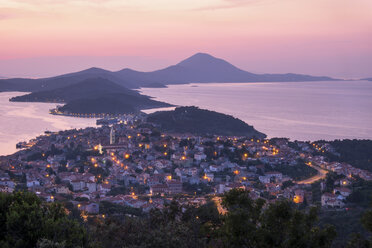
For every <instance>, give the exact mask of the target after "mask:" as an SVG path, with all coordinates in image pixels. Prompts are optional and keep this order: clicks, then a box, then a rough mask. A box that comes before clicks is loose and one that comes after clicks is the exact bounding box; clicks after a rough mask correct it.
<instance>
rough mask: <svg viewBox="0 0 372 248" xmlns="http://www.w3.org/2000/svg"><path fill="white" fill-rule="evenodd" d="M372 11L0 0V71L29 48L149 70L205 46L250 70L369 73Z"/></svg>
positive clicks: (297, 5)
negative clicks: (156, 62)
mask: <svg viewBox="0 0 372 248" xmlns="http://www.w3.org/2000/svg"><path fill="white" fill-rule="evenodd" d="M371 11H372V2H371V1H370V0H355V1H350V0H339V1H335V0H313V1H305V0H281V1H274V0H203V1H196V0H152V1H132V0H90V1H88V0H32V1H26V0H0V37H1V39H0V65H1V67H2V68H4V66H5V69H4V70H1V69H0V75H1V74H2V73H4V74H5V73H6V72H8V73H10V74H14V73H15V71H14V70H12V68H10V69H9V67H10V66H12V64H14V61H23V62H24V60H25V59H26V60H27V59H30V58H33V59H34V60H35V58H39V60H38V59H36V60H35V61H43V59H42V58H45V57H48V58H51V59H52V60H53V59H55V57H59V60H61V57H63V58H64V59H65V61H69V60H68V57H75V59H71V60H72V61H75V62H74V65H73V67H74V68H76V70H79V69H82V68H81V67H86V66H90V64H89V61H90V62H92V61H94V62H95V63H100V64H97V65H96V66H101V65H102V66H104V67H106V68H107V69H114V70H115V69H121V68H123V67H126V66H134V67H137V68H136V69H145V70H146V69H152V68H157V67H156V66H154V65H152V64H153V62H154V61H156V59H158V60H159V61H161V64H160V65H161V66H162V65H165V64H171V63H175V62H178V61H179V60H181V59H183V58H185V57H187V56H190V55H192V54H193V53H196V52H199V51H202V52H208V53H211V54H213V55H215V56H218V57H222V58H225V59H227V60H229V61H231V62H232V63H233V64H236V65H237V66H239V67H241V68H243V69H246V70H250V71H253V72H289V71H291V72H299V73H312V74H327V75H340V76H365V74H367V73H368V72H370V69H371V66H370V65H371V64H372V46H371V45H370V44H372V15H371V14H370V13H371ZM76 56H78V58H76ZM131 56H132V57H131ZM89 57H95V58H94V59H89ZM120 57H125V58H122V59H118V58H120ZM40 58H41V59H40ZM151 59H153V60H151ZM150 60H151V61H152V63H150V62H149V61H150ZM283 60H285V63H283ZM97 61H100V62H97ZM131 61H132V62H131ZM141 61H142V62H141ZM331 61H332V62H331ZM24 64H25V65H26V64H27V61H26V62H24ZM61 64H63V63H62V62H56V64H55V65H56V66H61ZM150 64H151V65H150ZM18 65H22V63H18ZM160 65H158V67H161V66H160ZM325 65H327V68H326V69H325V68H324V66H325ZM35 66H36V65H35ZM91 66H93V65H91ZM1 67H0V68H1ZM25 68H26V66H25ZM66 69H67V67H66ZM68 69H69V70H71V69H73V68H71V66H70V67H68ZM345 70H346V71H345ZM40 72H41V71H40ZM56 72H57V71H56ZM327 72H328V73H327ZM343 73H344V74H343ZM41 74H42V73H41ZM31 76H37V75H31Z"/></svg>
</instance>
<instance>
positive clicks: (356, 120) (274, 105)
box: [140, 81, 372, 141]
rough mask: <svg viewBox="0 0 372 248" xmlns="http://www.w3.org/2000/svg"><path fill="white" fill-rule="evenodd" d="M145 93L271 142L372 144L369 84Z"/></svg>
mask: <svg viewBox="0 0 372 248" xmlns="http://www.w3.org/2000/svg"><path fill="white" fill-rule="evenodd" d="M140 91H141V92H142V93H143V94H145V95H149V96H152V97H154V99H155V100H159V101H165V102H168V103H171V104H175V105H182V106H198V107H200V108H205V109H209V110H213V111H217V112H221V113H224V114H229V115H233V116H234V117H237V118H239V119H242V120H243V121H245V122H247V123H248V124H250V125H253V126H254V127H255V128H256V129H257V130H258V131H261V132H264V133H266V134H267V135H268V137H269V138H272V137H288V138H290V139H291V140H310V141H314V140H320V139H325V140H334V139H353V138H356V139H372V82H369V81H324V82H277V83H275V82H274V83H210V84H184V85H169V86H168V87H167V88H142V89H141V90H140ZM149 112H151V111H149Z"/></svg>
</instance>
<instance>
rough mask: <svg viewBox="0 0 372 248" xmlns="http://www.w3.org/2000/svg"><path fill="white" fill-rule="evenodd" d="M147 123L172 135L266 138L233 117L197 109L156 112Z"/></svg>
mask: <svg viewBox="0 0 372 248" xmlns="http://www.w3.org/2000/svg"><path fill="white" fill-rule="evenodd" d="M147 121H148V122H152V123H154V124H158V125H160V126H161V128H162V130H164V131H168V132H174V133H192V134H200V135H205V134H211V135H226V136H247V137H256V138H264V137H266V135H265V134H263V133H261V132H258V131H257V130H256V129H254V128H253V126H250V125H248V124H247V123H245V122H244V121H242V120H239V119H237V118H234V117H233V116H230V115H225V114H221V113H217V112H214V111H209V110H205V109H199V108H197V107H179V108H176V109H175V110H174V111H162V112H156V113H153V114H150V115H149V116H148V118H147Z"/></svg>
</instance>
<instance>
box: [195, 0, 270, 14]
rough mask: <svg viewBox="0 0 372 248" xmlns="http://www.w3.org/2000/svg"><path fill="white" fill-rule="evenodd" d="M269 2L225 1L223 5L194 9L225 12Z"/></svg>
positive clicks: (258, 0) (251, 0) (263, 0)
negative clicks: (224, 10) (225, 10)
mask: <svg viewBox="0 0 372 248" xmlns="http://www.w3.org/2000/svg"><path fill="white" fill-rule="evenodd" d="M267 1H269V0H224V1H223V3H221V4H214V5H207V6H203V7H200V8H194V9H193V10H196V11H210V10H223V9H233V8H239V7H244V6H247V5H253V4H260V3H262V2H267Z"/></svg>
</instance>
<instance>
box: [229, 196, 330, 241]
mask: <svg viewBox="0 0 372 248" xmlns="http://www.w3.org/2000/svg"><path fill="white" fill-rule="evenodd" d="M222 204H223V206H224V207H225V208H226V209H227V211H228V213H227V214H226V217H225V220H224V225H223V229H222V236H223V237H224V243H225V244H226V246H229V247H278V248H279V247H280V248H281V247H283V248H284V247H286V248H287V247H288V248H289V247H314V248H315V247H330V246H331V244H332V240H333V239H334V238H335V235H336V233H335V231H334V229H333V228H332V227H329V226H327V227H325V228H323V229H322V228H319V227H318V226H317V225H316V224H317V209H316V208H311V209H310V210H309V212H308V213H306V212H302V211H299V210H297V209H296V208H294V207H293V206H292V205H291V203H290V202H289V201H278V202H276V203H273V204H270V205H268V206H267V208H266V209H264V208H263V207H264V205H265V202H264V200H262V199H258V200H256V201H254V200H252V199H250V198H249V194H248V191H245V190H242V189H233V190H231V191H230V192H228V193H227V194H225V195H224V197H223V201H222Z"/></svg>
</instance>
